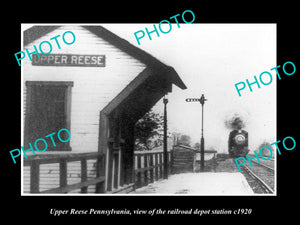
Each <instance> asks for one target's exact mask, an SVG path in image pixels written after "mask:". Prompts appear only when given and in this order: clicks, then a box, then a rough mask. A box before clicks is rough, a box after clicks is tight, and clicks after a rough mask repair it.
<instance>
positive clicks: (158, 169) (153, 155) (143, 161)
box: [134, 151, 172, 188]
mask: <svg viewBox="0 0 300 225" xmlns="http://www.w3.org/2000/svg"><path fill="white" fill-rule="evenodd" d="M134 156H135V161H136V163H135V175H136V177H135V187H136V188H139V187H143V186H146V185H148V184H149V183H153V182H154V181H156V180H159V179H162V178H163V171H164V159H163V157H164V156H163V152H138V151H137V152H135V154H134ZM171 161H172V153H171V152H168V170H169V174H170V172H171Z"/></svg>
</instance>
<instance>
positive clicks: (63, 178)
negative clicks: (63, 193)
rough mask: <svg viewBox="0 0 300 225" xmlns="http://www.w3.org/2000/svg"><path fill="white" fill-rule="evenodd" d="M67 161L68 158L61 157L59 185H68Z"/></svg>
mask: <svg viewBox="0 0 300 225" xmlns="http://www.w3.org/2000/svg"><path fill="white" fill-rule="evenodd" d="M67 183H68V182H67V161H66V159H61V160H60V163H59V186H60V187H65V186H67Z"/></svg>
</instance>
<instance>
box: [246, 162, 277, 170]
mask: <svg viewBox="0 0 300 225" xmlns="http://www.w3.org/2000/svg"><path fill="white" fill-rule="evenodd" d="M253 162H254V164H256V165H259V166H262V167H264V168H266V169H268V170H270V171H272V172H274V171H275V170H274V169H273V168H271V167H269V166H267V165H265V164H263V163H258V162H256V161H252V162H251V163H253Z"/></svg>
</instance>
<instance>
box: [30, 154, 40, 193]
mask: <svg viewBox="0 0 300 225" xmlns="http://www.w3.org/2000/svg"><path fill="white" fill-rule="evenodd" d="M39 185H40V164H39V162H38V161H35V160H33V161H32V163H31V167H30V193H39V191H40V190H39Z"/></svg>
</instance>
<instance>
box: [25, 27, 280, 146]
mask: <svg viewBox="0 0 300 225" xmlns="http://www.w3.org/2000/svg"><path fill="white" fill-rule="evenodd" d="M101 25H102V26H104V27H105V28H107V29H108V30H110V31H112V32H113V33H115V34H117V35H119V36H120V37H121V38H124V39H126V40H127V41H129V42H130V43H131V44H133V45H135V46H137V47H139V48H141V49H143V50H145V51H146V52H148V53H150V54H151V55H153V56H154V57H156V58H157V59H159V60H160V61H162V62H163V63H165V64H167V65H170V66H172V67H174V69H175V70H176V71H177V73H178V74H179V76H180V77H181V79H182V80H183V82H184V83H185V84H186V86H187V87H188V89H187V90H181V89H179V88H177V87H176V86H174V87H173V92H172V93H170V94H169V95H168V98H169V103H168V126H169V131H170V132H179V133H182V134H187V135H190V136H191V138H192V141H193V143H195V142H199V140H200V134H201V105H200V103H198V102H194V103H188V102H186V101H185V99H186V98H200V96H201V94H204V95H205V97H206V98H207V99H208V101H207V102H206V103H205V107H204V137H205V148H206V149H211V148H214V149H216V150H218V151H219V152H225V151H227V141H228V134H229V132H230V130H229V129H228V128H226V127H225V125H224V122H225V120H226V119H228V118H230V117H231V116H232V115H234V114H235V113H238V114H240V115H241V116H242V117H243V119H244V120H245V121H246V127H245V128H244V129H245V130H247V131H248V132H249V146H250V148H251V149H252V150H255V148H256V147H257V146H258V145H259V144H261V143H262V142H263V141H269V142H271V143H272V142H274V141H276V76H275V73H274V71H272V72H271V71H270V69H271V68H273V67H275V66H277V64H276V24H194V23H192V24H180V28H178V27H177V25H176V24H172V30H171V31H170V32H169V33H168V34H162V33H160V37H157V36H156V34H155V33H153V34H152V35H151V36H152V40H149V39H148V37H147V35H145V37H144V38H143V39H140V42H141V45H138V44H137V41H136V39H135V36H134V32H136V31H138V30H144V31H145V27H147V28H148V29H149V30H152V28H153V24H101ZM30 26H31V25H27V24H25V25H23V26H22V28H23V29H27V28H29V27H30ZM163 29H164V30H168V27H164V28H163ZM263 71H270V72H271V73H272V75H273V82H272V83H271V84H270V85H268V86H264V85H261V88H260V89H258V88H257V86H256V85H253V92H250V91H249V89H248V88H246V89H245V90H243V91H242V92H241V94H242V96H241V97H239V96H238V94H237V92H236V89H235V86H234V85H235V83H238V82H241V81H244V82H245V80H246V79H249V81H254V78H253V76H254V75H256V76H259V75H260V73H261V72H263ZM265 79H266V81H267V78H265ZM154 110H155V111H156V112H161V113H162V112H163V104H162V100H161V101H159V102H158V103H157V104H156V106H155V107H154Z"/></svg>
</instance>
